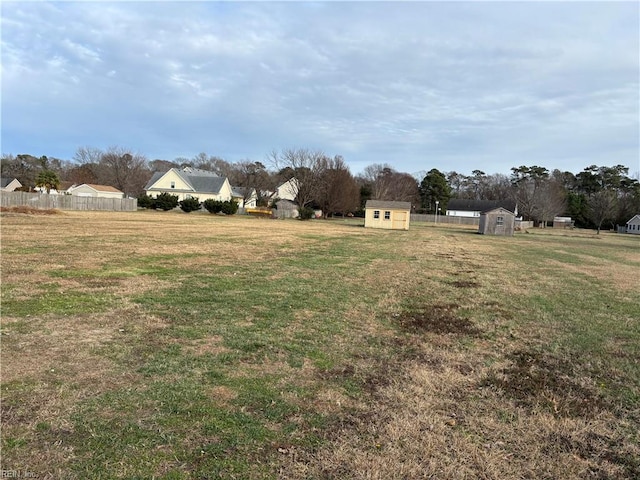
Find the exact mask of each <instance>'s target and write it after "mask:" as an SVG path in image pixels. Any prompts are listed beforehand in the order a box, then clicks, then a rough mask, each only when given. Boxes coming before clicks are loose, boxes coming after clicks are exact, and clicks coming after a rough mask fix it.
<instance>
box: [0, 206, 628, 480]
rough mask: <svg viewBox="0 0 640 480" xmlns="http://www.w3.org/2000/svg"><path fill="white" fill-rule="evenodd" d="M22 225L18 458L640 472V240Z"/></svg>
mask: <svg viewBox="0 0 640 480" xmlns="http://www.w3.org/2000/svg"><path fill="white" fill-rule="evenodd" d="M0 221H1V228H2V231H1V233H2V238H1V254H2V257H1V262H2V264H1V266H2V278H1V280H2V332H1V333H2V335H1V337H0V338H1V341H2V344H1V347H2V348H1V361H2V363H1V368H2V372H1V373H2V469H3V470H13V471H19V472H20V473H21V474H23V475H26V474H33V475H35V476H37V478H40V479H42V478H67V479H74V478H77V479H88V478H91V479H102V478H104V479H107V478H158V479H183V478H184V479H187V478H189V479H191V478H198V479H208V478H238V479H258V478H290V479H314V478H332V479H350V478H353V479H413V478H437V479H496V480H497V479H542V478H547V479H560V478H562V479H585V478H598V479H631V478H640V434H639V431H640V237H633V236H631V235H617V234H611V233H602V234H600V235H595V233H594V232H589V231H553V230H551V229H547V230H538V229H535V230H531V231H530V232H529V233H525V232H522V233H517V234H516V235H515V236H514V237H513V238H500V237H488V236H482V235H477V234H476V233H475V231H474V229H469V228H461V227H447V226H444V225H438V226H436V225H433V224H413V225H412V226H411V229H410V230H409V231H407V232H405V231H397V232H396V231H393V232H392V231H382V230H371V229H364V228H363V227H362V222H361V221H357V220H353V221H343V220H338V221H323V220H314V221H309V222H299V221H295V220H285V221H283V220H266V219H257V218H248V217H241V216H234V217H224V216H213V215H209V214H199V213H191V214H184V213H181V212H180V213H179V212H134V213H125V212H121V213H105V212H65V213H58V214H52V215H28V214H15V213H7V212H5V213H2V216H1V218H0Z"/></svg>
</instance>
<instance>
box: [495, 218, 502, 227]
mask: <svg viewBox="0 0 640 480" xmlns="http://www.w3.org/2000/svg"><path fill="white" fill-rule="evenodd" d="M496 225H497V226H499V227H501V226H502V225H504V217H496Z"/></svg>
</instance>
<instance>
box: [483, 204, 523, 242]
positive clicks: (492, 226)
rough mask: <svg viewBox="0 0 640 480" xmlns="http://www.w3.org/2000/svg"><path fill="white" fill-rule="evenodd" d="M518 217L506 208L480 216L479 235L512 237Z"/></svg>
mask: <svg viewBox="0 0 640 480" xmlns="http://www.w3.org/2000/svg"><path fill="white" fill-rule="evenodd" d="M515 220H516V216H515V215H514V213H513V212H510V211H509V210H507V209H506V208H502V207H499V208H494V209H493V210H489V211H486V212H482V213H481V214H480V226H479V228H478V233H481V234H483V235H503V236H512V235H513V230H514V226H515Z"/></svg>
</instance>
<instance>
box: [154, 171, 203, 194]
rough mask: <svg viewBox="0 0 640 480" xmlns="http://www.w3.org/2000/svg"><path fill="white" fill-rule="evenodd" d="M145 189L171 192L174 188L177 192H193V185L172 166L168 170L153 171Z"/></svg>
mask: <svg viewBox="0 0 640 480" xmlns="http://www.w3.org/2000/svg"><path fill="white" fill-rule="evenodd" d="M145 190H148V191H159V192H171V191H172V190H175V191H177V192H195V191H196V190H195V188H194V187H193V185H191V184H190V183H189V181H188V180H187V179H186V178H184V177H183V176H182V175H180V173H179V170H177V169H175V168H172V169H171V170H169V171H168V172H164V173H155V174H154V176H153V177H151V180H149V183H147V186H146V187H145Z"/></svg>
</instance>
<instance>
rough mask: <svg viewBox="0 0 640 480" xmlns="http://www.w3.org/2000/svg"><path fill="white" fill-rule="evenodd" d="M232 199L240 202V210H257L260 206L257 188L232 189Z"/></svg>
mask: <svg viewBox="0 0 640 480" xmlns="http://www.w3.org/2000/svg"><path fill="white" fill-rule="evenodd" d="M231 197H232V198H233V199H234V200H235V201H236V202H238V207H240V208H255V207H256V205H257V204H258V194H257V193H256V189H255V188H248V187H231ZM245 198H246V199H245Z"/></svg>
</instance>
